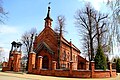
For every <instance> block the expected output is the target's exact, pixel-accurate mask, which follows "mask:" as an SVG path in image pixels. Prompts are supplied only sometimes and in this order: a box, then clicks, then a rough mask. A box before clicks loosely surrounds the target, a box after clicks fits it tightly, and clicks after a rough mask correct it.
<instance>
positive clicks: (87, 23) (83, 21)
mask: <svg viewBox="0 0 120 80" xmlns="http://www.w3.org/2000/svg"><path fill="white" fill-rule="evenodd" d="M94 12H95V10H94V9H93V8H92V7H91V6H90V5H86V6H85V9H83V10H78V12H77V14H76V15H75V20H76V26H77V27H78V28H79V30H80V32H81V35H83V36H86V39H89V41H88V44H87V45H89V48H88V49H89V52H90V54H91V60H93V57H94V48H93V41H94V38H95V33H94V31H95V26H94V23H93V22H94V20H93V18H92V15H93V13H94Z"/></svg>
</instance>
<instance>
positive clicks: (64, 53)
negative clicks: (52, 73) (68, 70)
mask: <svg viewBox="0 0 120 80" xmlns="http://www.w3.org/2000/svg"><path fill="white" fill-rule="evenodd" d="M63 60H66V52H65V51H64V52H63Z"/></svg>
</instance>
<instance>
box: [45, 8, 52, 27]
mask: <svg viewBox="0 0 120 80" xmlns="http://www.w3.org/2000/svg"><path fill="white" fill-rule="evenodd" d="M44 20H45V27H51V26H52V21H53V20H52V18H51V17H50V6H49V7H48V13H47V17H46V18H45V19H44Z"/></svg>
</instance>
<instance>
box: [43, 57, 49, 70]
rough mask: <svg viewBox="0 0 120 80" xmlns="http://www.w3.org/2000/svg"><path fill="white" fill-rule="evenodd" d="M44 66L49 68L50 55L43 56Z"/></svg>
mask: <svg viewBox="0 0 120 80" xmlns="http://www.w3.org/2000/svg"><path fill="white" fill-rule="evenodd" d="M42 68H43V69H49V58H48V56H44V57H43V61H42Z"/></svg>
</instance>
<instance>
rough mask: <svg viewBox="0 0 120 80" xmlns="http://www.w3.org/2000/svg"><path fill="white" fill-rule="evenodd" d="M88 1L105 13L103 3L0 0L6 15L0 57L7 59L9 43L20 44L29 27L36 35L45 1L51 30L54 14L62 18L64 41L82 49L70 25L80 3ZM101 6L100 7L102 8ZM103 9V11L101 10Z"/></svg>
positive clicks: (0, 34) (41, 25) (95, 0)
mask: <svg viewBox="0 0 120 80" xmlns="http://www.w3.org/2000/svg"><path fill="white" fill-rule="evenodd" d="M86 1H90V2H91V4H92V5H93V6H94V8H95V9H96V10H101V9H102V11H103V12H104V11H105V9H106V8H105V5H103V2H106V0H3V7H4V8H5V10H6V11H8V12H9V14H8V19H7V21H5V23H6V24H5V25H0V27H1V29H0V47H3V49H4V54H5V56H6V57H8V54H9V50H10V48H11V42H12V41H14V40H15V41H17V40H18V41H20V38H21V36H22V34H23V33H24V32H25V31H28V30H30V29H31V28H34V27H35V28H36V29H37V32H38V33H39V32H40V31H42V30H43V28H44V18H45V17H46V14H47V7H48V2H51V5H50V6H51V18H52V19H53V23H52V24H53V25H52V28H53V29H54V27H55V26H56V19H57V16H58V15H64V16H65V18H66V22H65V24H66V25H65V30H66V31H67V32H68V33H65V35H64V36H65V38H66V39H67V40H68V41H69V40H70V39H72V42H73V44H75V45H76V46H77V47H78V48H79V49H81V48H82V45H81V43H80V39H79V38H80V37H79V36H78V30H77V28H76V27H75V24H74V21H75V19H74V15H75V12H76V11H77V10H78V9H82V8H83V7H84V2H86ZM103 7H104V8H103ZM103 9H104V10H103Z"/></svg>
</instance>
